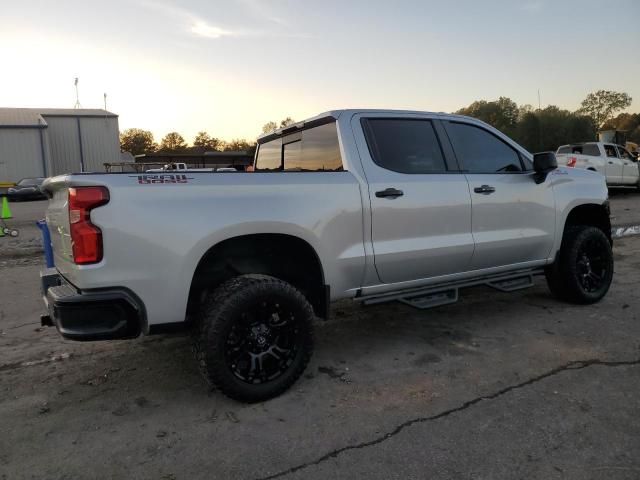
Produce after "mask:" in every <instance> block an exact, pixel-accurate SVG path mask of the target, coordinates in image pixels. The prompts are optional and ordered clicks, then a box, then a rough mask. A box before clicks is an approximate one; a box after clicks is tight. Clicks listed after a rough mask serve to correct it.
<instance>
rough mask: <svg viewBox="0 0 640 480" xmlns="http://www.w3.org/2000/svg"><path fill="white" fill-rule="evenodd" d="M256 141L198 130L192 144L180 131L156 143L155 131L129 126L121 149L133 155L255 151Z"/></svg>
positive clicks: (123, 135)
mask: <svg viewBox="0 0 640 480" xmlns="http://www.w3.org/2000/svg"><path fill="white" fill-rule="evenodd" d="M255 148H256V144H255V142H248V141H247V140H245V139H243V138H237V139H233V140H230V141H224V140H222V139H220V138H217V137H212V136H211V135H209V134H208V133H207V132H205V131H201V132H198V134H197V135H196V136H195V138H194V139H193V142H192V144H191V145H189V144H187V142H186V140H185V139H184V137H183V136H182V135H180V134H179V133H178V132H169V133H167V134H166V135H165V136H164V137H162V139H161V140H160V143H156V142H155V139H154V138H153V133H151V132H150V131H149V130H143V129H141V128H128V129H126V130H124V131H123V132H121V133H120V150H122V151H123V152H131V154H133V155H140V154H143V153H194V154H200V155H201V154H203V153H204V152H211V151H219V152H238V151H246V152H249V153H253V152H254V151H255Z"/></svg>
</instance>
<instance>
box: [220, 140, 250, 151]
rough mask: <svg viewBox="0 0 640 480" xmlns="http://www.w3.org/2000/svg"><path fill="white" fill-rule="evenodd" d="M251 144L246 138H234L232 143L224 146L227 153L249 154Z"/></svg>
mask: <svg viewBox="0 0 640 480" xmlns="http://www.w3.org/2000/svg"><path fill="white" fill-rule="evenodd" d="M250 149H251V144H250V143H249V142H247V141H246V140H245V139H244V138H234V139H233V140H231V141H230V142H226V143H225V146H224V151H225V152H248V151H249V150H250Z"/></svg>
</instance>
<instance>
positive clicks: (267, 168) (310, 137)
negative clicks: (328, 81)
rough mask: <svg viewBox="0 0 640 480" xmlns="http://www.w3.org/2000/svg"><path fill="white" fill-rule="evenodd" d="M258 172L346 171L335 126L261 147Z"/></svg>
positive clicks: (283, 137)
mask: <svg viewBox="0 0 640 480" xmlns="http://www.w3.org/2000/svg"><path fill="white" fill-rule="evenodd" d="M255 171H256V172H282V171H284V172H341V171H344V167H343V164H342V156H341V154H340V142H339V140H338V131H337V128H336V124H335V122H331V123H326V124H323V125H318V126H315V127H311V128H307V129H303V130H301V131H296V132H293V133H291V134H288V135H283V136H282V137H279V138H276V139H274V140H270V141H268V142H265V143H262V144H260V146H259V147H258V153H257V155H256V162H255Z"/></svg>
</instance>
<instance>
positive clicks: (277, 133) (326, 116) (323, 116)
mask: <svg viewBox="0 0 640 480" xmlns="http://www.w3.org/2000/svg"><path fill="white" fill-rule="evenodd" d="M356 113H385V114H388V113H392V114H393V113H396V114H399V115H404V114H414V115H415V114H428V115H443V116H445V115H446V116H447V117H453V118H455V117H458V118H468V117H464V116H462V115H455V114H449V113H444V112H427V111H422V110H393V109H386V108H349V109H341V110H329V111H326V112H322V113H320V114H318V115H315V116H313V117H310V118H307V119H305V120H302V121H300V122H296V123H293V124H291V125H288V126H286V127H281V128H278V129H277V130H274V131H272V132H268V133H263V134H262V135H260V136H259V137H258V140H257V141H258V143H265V142H268V141H270V140H273V139H275V138H278V137H281V136H282V135H285V134H287V133H292V132H295V131H297V130H302V129H305V128H310V127H312V126H316V125H322V124H324V123H328V122H331V121H335V120H337V119H338V118H339V117H340V116H341V115H353V114H356Z"/></svg>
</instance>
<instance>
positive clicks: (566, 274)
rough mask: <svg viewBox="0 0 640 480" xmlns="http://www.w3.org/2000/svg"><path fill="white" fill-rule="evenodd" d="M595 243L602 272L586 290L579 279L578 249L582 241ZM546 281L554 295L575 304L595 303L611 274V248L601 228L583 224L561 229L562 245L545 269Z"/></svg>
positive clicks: (606, 288)
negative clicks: (599, 277) (592, 288)
mask: <svg viewBox="0 0 640 480" xmlns="http://www.w3.org/2000/svg"><path fill="white" fill-rule="evenodd" d="M585 242H590V245H592V246H593V245H597V247H598V255H599V260H598V261H599V262H601V263H602V265H603V268H604V274H603V275H602V276H601V277H602V282H601V284H600V285H599V286H598V287H597V288H595V289H594V290H593V291H588V290H587V289H586V288H585V287H584V286H583V284H582V283H581V280H580V277H581V276H582V275H583V273H581V271H580V269H581V268H582V267H581V265H580V263H579V262H580V258H579V256H580V255H581V251H582V249H583V248H584V247H585V245H586V243H585ZM545 275H546V277H547V284H548V285H549V289H550V290H551V293H553V294H554V295H555V296H556V297H557V298H559V299H561V300H564V301H567V302H571V303H577V304H591V303H596V302H598V301H600V300H601V299H602V297H604V296H605V295H606V293H607V292H608V291H609V287H610V286H611V280H612V278H613V252H612V250H611V244H610V243H609V239H608V238H607V236H606V235H605V234H604V232H603V231H602V230H600V229H599V228H596V227H591V226H587V225H576V226H569V227H567V228H566V229H565V231H564V236H563V238H562V246H561V248H560V252H559V254H558V257H557V258H556V261H555V263H554V264H553V265H552V266H550V267H547V269H546V270H545Z"/></svg>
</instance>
